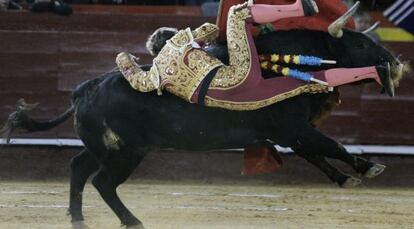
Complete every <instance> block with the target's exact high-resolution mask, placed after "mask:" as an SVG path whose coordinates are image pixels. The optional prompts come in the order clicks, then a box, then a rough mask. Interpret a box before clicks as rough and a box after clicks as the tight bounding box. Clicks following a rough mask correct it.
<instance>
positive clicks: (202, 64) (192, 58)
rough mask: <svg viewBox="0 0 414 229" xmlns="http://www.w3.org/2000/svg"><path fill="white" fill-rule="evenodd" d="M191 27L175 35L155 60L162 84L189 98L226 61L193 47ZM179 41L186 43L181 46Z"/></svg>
mask: <svg viewBox="0 0 414 229" xmlns="http://www.w3.org/2000/svg"><path fill="white" fill-rule="evenodd" d="M188 31H189V30H188V29H186V30H184V32H182V31H180V32H179V33H178V34H177V35H178V36H177V35H175V36H174V37H173V38H172V39H171V40H170V41H171V42H168V43H167V45H166V46H165V47H164V48H163V49H162V50H161V52H160V53H159V54H158V56H157V57H156V58H155V59H154V63H155V64H156V66H158V70H159V72H160V76H161V88H165V89H166V90H167V91H169V92H171V93H172V94H174V95H177V96H179V97H181V98H183V99H185V100H187V101H190V99H191V97H192V96H193V94H194V91H195V90H196V89H197V87H198V86H199V85H200V83H201V81H202V80H203V79H204V77H205V76H206V75H207V74H208V73H209V72H210V71H211V70H212V69H214V68H216V67H217V66H221V65H223V64H222V63H221V61H220V60H218V59H216V58H215V57H212V56H210V55H209V54H208V53H206V52H205V51H203V50H201V49H195V48H193V47H192V46H191V42H192V39H193V38H192V35H191V36H190V35H188ZM188 42H190V43H188ZM178 44H185V45H184V46H181V47H180V46H178Z"/></svg>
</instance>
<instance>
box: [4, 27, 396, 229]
mask: <svg viewBox="0 0 414 229" xmlns="http://www.w3.org/2000/svg"><path fill="white" fill-rule="evenodd" d="M256 42H257V45H258V51H259V53H279V54H304V55H317V56H321V57H323V58H325V59H334V60H337V62H338V64H337V65H336V66H335V67H360V66H370V65H378V64H381V63H383V62H390V63H391V64H392V65H397V64H399V61H398V60H397V59H396V58H394V57H393V56H392V55H391V54H390V53H389V52H388V51H386V50H385V49H384V48H383V47H381V46H378V45H377V44H375V43H374V42H372V41H371V40H370V39H369V38H368V37H366V36H365V35H363V34H361V33H355V32H351V31H345V34H344V37H343V38H342V39H335V38H332V37H330V36H329V35H328V34H327V33H325V32H316V31H300V30H298V31H285V32H275V33H272V34H267V35H264V36H262V37H260V38H258V39H257V41H256ZM210 52H211V53H213V54H214V55H216V56H221V58H226V57H224V56H225V54H226V50H225V49H223V47H222V46H217V47H216V48H213V49H211V50H210ZM223 54H224V55H223ZM224 61H225V60H224ZM307 70H310V69H307ZM313 70H316V69H313ZM338 77H340V76H338ZM334 93H335V92H334ZM334 93H328V94H313V95H311V94H303V95H300V96H296V97H294V98H291V99H288V100H285V101H283V102H279V103H276V104H274V105H271V106H269V107H265V108H262V109H259V110H255V111H245V112H240V111H230V110H224V109H217V108H207V107H202V106H199V105H195V104H189V103H187V102H185V101H183V100H181V99H179V98H177V97H174V96H172V95H171V94H169V93H166V92H164V94H163V95H162V96H157V95H156V94H155V93H138V92H137V91H135V90H133V89H132V88H131V87H130V86H129V84H128V83H127V81H126V80H124V78H123V77H122V75H121V74H120V73H119V72H118V71H113V72H109V73H107V74H105V75H104V76H102V77H100V78H97V79H94V80H89V81H86V82H84V83H82V84H81V85H79V86H78V87H77V88H76V89H75V90H74V92H73V106H72V107H71V108H70V109H68V110H67V111H66V112H65V113H64V114H62V115H61V116H59V117H57V118H55V119H53V120H49V121H36V120H34V119H32V118H30V117H29V116H28V115H27V112H26V111H27V110H28V107H27V104H26V105H25V104H23V103H21V104H20V105H19V106H18V110H17V111H16V112H14V113H13V114H11V115H10V117H9V121H8V123H7V124H6V125H5V127H4V128H3V132H5V133H6V134H5V135H7V138H8V137H9V136H10V135H11V133H12V131H13V130H14V129H22V130H26V131H29V132H32V131H39V130H47V129H50V128H52V127H54V126H57V125H58V124H60V123H61V122H63V121H64V120H66V119H67V118H69V117H70V116H71V115H72V114H73V113H75V128H76V131H77V133H78V134H79V137H80V138H81V139H82V141H83V143H84V144H85V149H84V150H83V151H82V152H81V153H80V154H79V155H77V156H75V157H74V158H73V159H72V161H71V186H70V207H69V213H70V214H71V215H72V220H73V221H80V220H82V219H83V216H82V209H81V208H82V191H83V188H84V185H85V182H86V180H87V178H88V177H89V176H90V175H91V174H92V173H94V172H97V173H96V175H95V176H94V178H93V180H92V183H93V185H94V186H95V187H96V189H97V190H98V192H99V193H100V195H101V196H102V198H103V199H104V200H105V202H106V203H107V204H108V205H109V206H110V207H111V208H112V210H113V211H114V212H115V213H116V215H117V216H118V217H119V218H120V220H121V222H122V223H123V224H124V225H128V226H130V225H141V223H140V221H139V220H138V219H137V218H136V217H134V216H133V214H132V213H130V211H129V210H128V209H127V208H126V207H125V206H124V205H123V203H122V202H121V200H120V199H119V197H118V196H117V193H116V188H117V187H118V186H119V185H120V184H121V183H123V182H124V181H125V180H126V179H127V178H128V177H129V175H130V174H131V173H132V171H133V170H134V169H135V168H136V167H137V166H138V164H139V163H140V162H141V161H142V159H143V158H144V156H145V155H146V153H147V152H148V151H149V150H152V149H162V148H175V149H185V150H194V151H197V150H211V149H226V148H243V147H246V146H252V145H256V146H266V147H269V146H270V145H273V144H279V145H282V146H285V147H291V148H292V149H293V150H294V151H295V153H297V154H298V155H300V156H301V157H303V158H305V159H306V160H307V161H309V162H310V163H312V164H313V165H315V166H316V167H318V168H320V169H321V170H322V171H323V172H324V173H325V174H326V175H327V176H328V177H329V178H330V179H331V180H332V181H333V182H336V183H338V184H339V185H341V186H354V185H357V184H358V183H359V180H358V179H357V178H354V177H352V176H350V175H347V174H343V173H342V172H340V171H339V170H337V169H336V168H334V167H333V166H331V165H330V164H329V163H328V162H327V161H326V158H334V159H339V160H341V161H344V162H346V163H347V164H349V165H350V166H351V167H352V168H353V169H354V170H355V171H356V172H357V173H359V174H362V175H365V176H366V177H373V176H375V175H377V174H378V173H379V172H381V171H382V169H383V168H382V167H378V166H379V165H378V164H375V163H372V162H369V161H366V160H364V159H362V158H359V157H356V156H353V155H350V154H348V153H347V151H346V150H345V148H344V147H343V146H342V145H340V144H339V143H337V142H336V141H334V140H332V139H330V138H329V137H327V136H325V135H323V134H322V133H320V132H319V131H318V130H316V129H315V128H314V125H313V123H312V121H314V120H315V118H316V117H318V116H320V115H321V113H322V111H323V110H324V109H325V108H326V106H327V103H328V102H327V101H328V98H329V97H330V96H332V94H334Z"/></svg>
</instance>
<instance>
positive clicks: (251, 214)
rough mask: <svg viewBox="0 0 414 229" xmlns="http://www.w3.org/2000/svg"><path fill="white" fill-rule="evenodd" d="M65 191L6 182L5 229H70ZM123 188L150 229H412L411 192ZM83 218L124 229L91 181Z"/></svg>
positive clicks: (132, 184)
mask: <svg viewBox="0 0 414 229" xmlns="http://www.w3.org/2000/svg"><path fill="white" fill-rule="evenodd" d="M68 190H69V184H68V182H66V181H61V182H56V181H55V182H49V181H45V182H29V181H27V182H13V181H7V182H4V181H2V182H1V186H0V228H31V229H37V228H39V229H40V228H42V229H44V228H72V225H71V223H70V219H69V217H68V216H66V210H67V207H68V195H69V192H68ZM118 191H119V193H120V196H121V198H122V199H123V200H124V202H125V204H126V205H127V206H128V207H129V208H130V209H131V211H132V212H133V213H134V214H135V215H136V216H138V217H139V218H140V219H141V220H142V221H143V223H144V225H145V227H146V228H147V229H152V228H160V229H168V228H177V229H181V228H376V229H378V228H413V227H414V225H413V223H414V190H413V189H410V188H373V187H359V188H356V189H340V188H337V187H335V186H333V185H332V186H331V185H303V186H297V185H295V186H293V185H289V186H286V185H284V186H278V185H271V184H268V183H259V184H252V183H232V184H231V183H220V184H216V183H213V184H205V183H194V182H156V181H140V180H134V181H129V182H127V183H126V184H124V185H122V186H121V187H120V188H119V189H118ZM84 215H85V224H86V225H87V227H88V228H120V222H119V220H118V219H117V218H116V216H115V215H114V214H113V213H112V211H111V210H110V209H109V207H107V205H106V204H105V203H104V202H103V200H102V199H101V198H100V196H99V194H98V193H97V192H96V190H95V189H94V188H93V187H92V186H91V185H90V184H89V183H88V184H87V186H86V189H85V192H84Z"/></svg>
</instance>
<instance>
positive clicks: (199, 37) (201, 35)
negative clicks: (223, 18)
mask: <svg viewBox="0 0 414 229" xmlns="http://www.w3.org/2000/svg"><path fill="white" fill-rule="evenodd" d="M192 34H193V37H194V40H195V41H196V42H197V43H199V44H201V45H206V44H210V43H214V42H215V41H216V40H217V37H218V35H219V28H218V27H217V26H216V25H214V24H211V23H208V22H206V23H204V24H202V25H201V26H200V27H198V28H196V29H195V30H193V31H192Z"/></svg>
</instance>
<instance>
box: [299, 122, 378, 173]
mask: <svg viewBox="0 0 414 229" xmlns="http://www.w3.org/2000/svg"><path fill="white" fill-rule="evenodd" d="M299 141H300V143H301V144H303V145H306V149H308V148H311V149H312V151H314V152H315V151H319V152H320V153H322V154H323V155H324V156H325V157H328V158H333V159H337V160H341V161H343V162H345V163H347V164H348V165H350V166H351V167H352V168H353V169H354V170H355V171H356V172H358V173H360V174H363V175H365V176H366V177H374V176H376V175H378V174H380V173H381V172H382V171H383V170H384V168H385V166H382V165H379V164H375V163H373V162H370V161H368V160H365V159H364V158H362V157H357V156H354V155H351V154H349V153H348V151H346V149H345V147H343V146H342V145H341V144H340V143H338V142H336V141H335V140H333V139H331V138H329V137H327V136H325V135H323V134H322V133H321V132H319V131H318V130H316V129H314V128H313V127H311V126H310V125H306V126H304V128H303V129H302V131H301V137H300V139H299ZM381 168H382V169H381ZM373 170H375V172H372V171H373Z"/></svg>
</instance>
